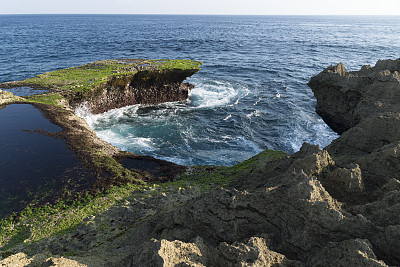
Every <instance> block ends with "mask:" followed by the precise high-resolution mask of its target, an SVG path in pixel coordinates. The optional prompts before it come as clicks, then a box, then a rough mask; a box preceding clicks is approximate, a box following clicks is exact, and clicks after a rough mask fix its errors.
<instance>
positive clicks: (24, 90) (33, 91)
mask: <svg viewBox="0 0 400 267" xmlns="http://www.w3.org/2000/svg"><path fill="white" fill-rule="evenodd" d="M1 90H3V91H9V92H11V93H13V94H14V95H17V96H28V95H39V94H44V93H48V92H49V90H45V89H37V88H32V87H27V86H23V87H11V88H1Z"/></svg>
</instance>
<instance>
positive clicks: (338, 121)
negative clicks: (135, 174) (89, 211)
mask: <svg viewBox="0 0 400 267" xmlns="http://www.w3.org/2000/svg"><path fill="white" fill-rule="evenodd" d="M397 62H398V61H380V62H378V64H377V66H376V67H374V68H368V67H364V68H363V69H362V70H361V71H360V72H359V73H370V74H371V76H370V77H372V78H371V79H370V80H369V79H364V78H362V77H361V76H360V74H357V73H358V72H355V74H352V72H350V73H347V72H346V71H345V69H344V67H343V66H342V65H338V66H337V67H330V68H328V69H327V70H325V71H323V72H322V73H321V74H319V75H317V76H316V77H314V78H313V79H312V82H310V84H313V85H311V86H314V85H315V84H317V85H318V86H317V87H318V88H317V89H315V88H314V87H313V88H314V92H315V93H316V95H318V96H317V99H318V102H320V101H327V102H326V109H324V112H325V113H324V112H321V111H319V112H320V113H321V114H325V115H326V114H328V115H326V117H325V120H327V121H330V125H331V126H332V127H333V128H335V129H336V130H337V131H338V132H342V135H341V136H340V137H339V138H338V139H337V140H335V141H334V142H332V144H331V145H330V146H328V147H327V148H326V149H323V150H321V149H320V148H319V146H317V145H310V144H303V146H302V148H301V149H300V151H299V152H297V153H295V154H293V155H290V156H282V157H280V158H274V157H271V156H262V154H260V155H259V156H257V157H255V158H253V159H251V160H249V161H247V162H244V163H241V164H238V165H237V166H234V167H232V168H227V169H224V171H223V172H220V173H218V175H221V176H224V175H225V176H228V178H229V179H231V181H230V183H229V184H227V185H226V186H224V187H223V188H221V187H219V188H215V187H207V188H208V189H207V190H204V188H202V187H198V186H192V187H186V188H181V187H180V186H179V187H178V186H176V187H173V186H172V187H169V189H167V190H164V191H160V192H158V193H155V191H156V189H151V190H150V191H146V192H144V193H143V194H144V195H143V196H142V197H135V196H132V197H130V198H127V199H124V200H123V201H121V202H120V203H119V204H117V205H114V206H113V207H111V208H110V209H109V210H107V211H106V212H105V213H103V214H99V215H98V216H96V217H92V218H87V219H86V220H85V221H84V222H83V223H82V224H80V225H79V226H78V227H77V228H75V229H73V231H71V232H70V233H67V234H63V235H62V236H57V237H50V238H48V239H46V240H41V241H39V242H37V243H35V247H34V248H32V247H30V248H26V249H24V248H21V249H20V250H15V251H13V252H15V253H16V252H19V251H21V252H24V253H27V254H16V255H13V256H11V257H9V258H8V259H5V260H3V262H0V263H4V262H7V263H8V262H10V259H13V257H14V259H16V260H15V261H14V262H18V259H20V260H21V261H25V262H26V261H34V260H35V259H37V261H36V263H37V265H40V264H45V263H46V262H47V261H49V260H51V261H52V262H56V261H57V260H59V261H61V260H66V259H65V258H67V259H68V260H71V261H74V262H76V263H77V264H85V265H87V266H388V265H392V266H393V265H394V266H399V265H400V215H399V214H400V204H399V203H400V178H399V173H400V164H399V162H400V161H399V151H400V139H399V138H400V136H399V135H398V132H399V129H400V128H399V126H400V125H398V122H397V121H398V118H399V117H400V114H399V113H400V109H396V103H395V102H394V101H392V102H391V100H390V99H389V98H390V97H388V98H387V99H385V97H384V99H380V95H379V94H375V93H374V92H369V90H372V89H373V88H375V89H376V90H377V91H380V92H386V93H385V94H386V95H392V96H394V95H396V94H397V91H398V88H397V87H396V86H394V85H395V84H396V81H394V80H397V78H396V75H398V74H397V72H396V71H394V70H393V68H394V67H393V66H398V63H397ZM384 68H388V71H386V70H381V71H380V74H379V73H378V74H376V72H375V71H374V70H378V69H379V70H380V69H384ZM389 72H390V74H388V75H383V74H382V73H389ZM373 73H375V74H373ZM357 75H358V76H357ZM382 75H383V76H382ZM389 76H390V77H392V78H393V79H392V78H390V79H389V80H390V81H386V80H385V79H386V78H385V77H389ZM318 77H319V78H318ZM332 77H333V78H332ZM352 77H355V78H354V79H355V80H354V81H351V80H352V79H353V78H352ZM363 77H364V76H363ZM382 77H384V78H382ZM330 78H332V79H333V82H332V84H331V83H330V82H329V79H330ZM342 79H343V80H342ZM364 80H368V84H370V85H373V84H375V85H376V87H374V86H373V87H371V86H369V85H367V86H366V87H360V85H361V84H363V83H364ZM351 84H353V85H356V87H352V86H350V85H351ZM378 84H381V85H382V86H383V87H385V88H378ZM339 85H340V86H342V87H341V88H339V87H340V86H339ZM323 86H326V87H323ZM324 88H325V89H324ZM343 88H345V89H343ZM368 88H369V89H368ZM390 88H391V89H392V90H393V92H390ZM325 90H326V91H327V92H326V93H324V91H325ZM330 90H336V91H335V92H333V93H332V95H333V96H335V97H338V103H333V102H334V101H336V98H330V96H329V93H328V92H329V91H330ZM346 92H350V93H346ZM367 95H368V97H366V96H367ZM373 95H375V96H376V98H373V97H372V96H373ZM321 99H322V100H321ZM329 99H330V100H329ZM357 99H358V100H357ZM328 100H329V101H328ZM331 101H333V102H331ZM352 101H353V102H352ZM379 101H380V102H382V103H386V104H387V105H388V106H390V105H391V107H392V108H391V109H388V107H381V108H380V107H378V106H377V105H374V104H373V103H377V102H379ZM340 103H342V104H340ZM322 106H324V105H322V104H320V103H319V107H318V109H320V110H321V109H322ZM341 108H343V109H341ZM336 109H337V111H335V110H336ZM335 112H336V113H335ZM347 112H349V113H348V114H347ZM338 129H339V130H338ZM190 175H193V178H192V179H196V178H195V177H198V176H194V174H193V173H190V172H188V173H187V176H190ZM207 175H211V176H212V175H216V171H212V170H211V171H210V172H205V173H202V175H201V176H200V177H202V178H204V177H207ZM217 177H219V178H218V179H220V176H217ZM204 180H207V179H205V178H204ZM177 182H179V181H177ZM178 184H179V183H178ZM179 185H180V184H179ZM71 252H73V256H69V257H67V256H66V255H67V253H71ZM18 255H19V256H18ZM40 255H42V256H40ZM43 255H45V257H44V256H43ZM63 257H64V258H63ZM36 263H35V264H36Z"/></svg>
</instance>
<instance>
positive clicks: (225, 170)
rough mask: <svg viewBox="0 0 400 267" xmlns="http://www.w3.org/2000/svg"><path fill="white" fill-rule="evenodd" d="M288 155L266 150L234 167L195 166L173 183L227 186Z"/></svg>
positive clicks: (208, 186)
mask: <svg viewBox="0 0 400 267" xmlns="http://www.w3.org/2000/svg"><path fill="white" fill-rule="evenodd" d="M287 155H288V154H287V153H285V152H282V151H275V150H265V151H263V152H261V153H259V154H258V155H255V156H254V157H252V158H250V159H248V160H245V161H243V162H241V163H238V164H236V165H235V166H232V167H223V166H195V167H193V169H192V170H191V172H189V173H186V174H183V175H181V176H179V177H178V178H177V179H176V180H175V181H174V182H172V183H173V184H175V185H178V186H180V187H187V186H199V187H200V188H201V189H202V190H207V189H210V188H215V187H221V186H226V185H228V184H229V183H230V182H231V181H234V180H237V179H240V178H241V177H245V176H247V175H249V174H251V173H252V172H253V171H254V170H256V169H260V168H265V166H266V163H267V162H268V161H270V160H275V159H279V158H282V157H285V156H287ZM167 184H168V183H167Z"/></svg>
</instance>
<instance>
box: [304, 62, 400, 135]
mask: <svg viewBox="0 0 400 267" xmlns="http://www.w3.org/2000/svg"><path fill="white" fill-rule="evenodd" d="M399 71H400V59H397V60H386V61H378V62H377V63H376V65H375V67H371V66H364V67H363V68H362V69H361V70H360V71H350V72H348V71H346V69H345V67H344V65H343V64H342V63H340V64H338V65H336V66H330V67H328V68H326V69H325V70H324V71H322V72H321V73H320V74H318V75H316V76H314V77H312V78H311V80H310V82H309V83H308V85H309V86H310V87H311V89H312V90H313V92H314V95H315V97H316V98H317V106H316V111H317V113H318V114H319V115H320V116H321V117H322V119H323V120H324V121H325V122H326V123H327V124H328V125H329V126H330V127H331V128H332V129H333V130H334V131H335V132H337V133H339V134H341V133H343V132H345V131H347V130H349V129H350V128H352V127H354V126H355V125H357V124H358V123H360V121H361V120H362V119H364V118H367V117H369V116H371V115H373V116H376V115H377V114H381V113H385V112H392V111H395V110H399V103H400V101H399V100H400V75H399Z"/></svg>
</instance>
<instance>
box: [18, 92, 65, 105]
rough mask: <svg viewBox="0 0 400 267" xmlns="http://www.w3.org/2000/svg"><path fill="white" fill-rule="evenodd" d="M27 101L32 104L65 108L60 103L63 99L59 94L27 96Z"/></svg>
mask: <svg viewBox="0 0 400 267" xmlns="http://www.w3.org/2000/svg"><path fill="white" fill-rule="evenodd" d="M25 100H26V102H30V103H41V104H48V105H53V106H57V107H63V106H62V105H61V104H60V101H61V100H63V98H62V97H61V96H60V95H59V94H44V95H32V96H27V97H26V98H25Z"/></svg>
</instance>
